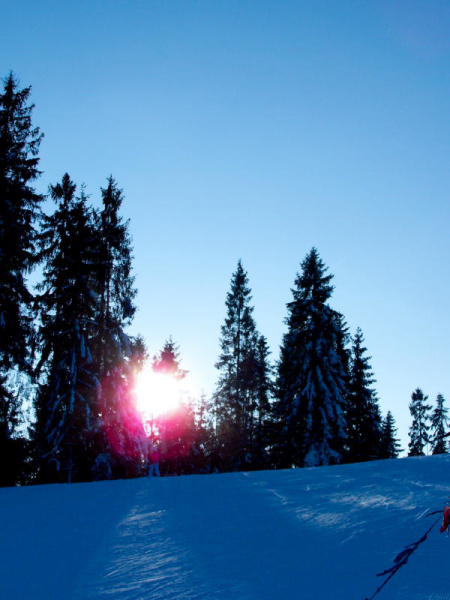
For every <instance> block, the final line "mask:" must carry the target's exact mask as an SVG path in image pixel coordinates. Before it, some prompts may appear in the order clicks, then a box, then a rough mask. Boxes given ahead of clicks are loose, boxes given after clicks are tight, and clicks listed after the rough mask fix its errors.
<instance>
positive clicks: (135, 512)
mask: <svg viewBox="0 0 450 600" xmlns="http://www.w3.org/2000/svg"><path fill="white" fill-rule="evenodd" d="M449 491H450V456H436V457H424V458H407V459H398V460H390V461H378V462H372V463H366V464H357V465H346V466H339V467H322V468H316V469H298V470H290V471H264V472H252V473H231V474H223V475H209V476H205V475H203V476H190V477H168V478H161V479H151V480H149V479H138V480H128V481H111V482H110V481H108V482H98V483H85V484H76V485H52V486H35V487H29V488H19V489H13V488H4V489H0V512H1V523H2V531H1V536H0V553H1V554H0V598H2V599H3V598H5V599H14V600H16V599H17V600H19V599H20V600H22V599H23V600H34V599H36V600H66V599H67V600H90V599H94V598H95V599H111V600H115V599H116V598H117V599H120V600H122V599H123V600H125V599H126V600H140V599H142V600H144V599H145V600H162V599H164V600H175V599H176V600H194V599H195V600H196V599H199V600H200V599H201V600H266V599H267V600H278V599H280V600H290V599H299V600H300V599H301V600H312V599H314V600H363V599H364V598H365V597H369V596H370V595H371V594H372V593H373V592H374V590H375V589H376V588H377V586H378V585H379V584H380V583H381V581H382V580H381V578H379V577H375V574H376V573H378V572H380V571H382V570H384V569H385V568H388V567H390V566H391V565H392V560H393V558H394V556H395V555H396V554H397V553H398V552H399V551H401V550H402V548H403V547H404V546H405V545H407V544H409V543H411V542H414V541H416V540H417V539H419V538H420V537H421V536H422V534H423V533H424V532H425V531H426V529H427V528H428V527H429V526H430V525H432V524H433V522H434V521H435V520H436V519H440V515H434V516H425V513H426V512H427V511H429V510H439V509H442V508H443V506H444V504H445V503H446V502H447V500H448V496H449ZM439 525H440V523H439V524H437V525H436V526H435V528H434V529H433V530H432V531H431V534H430V536H429V538H428V539H427V540H426V542H425V543H423V544H422V545H420V547H419V548H418V550H417V551H416V552H415V553H414V554H413V555H412V557H411V558H410V560H409V563H408V564H407V565H406V566H405V567H403V568H402V569H401V570H400V571H399V572H398V574H397V575H396V576H395V577H394V578H393V579H392V580H391V581H390V582H389V584H388V585H387V586H386V587H385V588H384V589H383V590H382V591H381V592H380V594H379V596H378V598H380V599H385V600H394V599H402V600H444V599H445V600H448V599H449V598H450V581H449V575H448V557H449V554H450V539H449V538H448V536H447V534H440V533H439Z"/></svg>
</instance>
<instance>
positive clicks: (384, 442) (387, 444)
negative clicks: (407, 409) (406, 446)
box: [380, 411, 402, 458]
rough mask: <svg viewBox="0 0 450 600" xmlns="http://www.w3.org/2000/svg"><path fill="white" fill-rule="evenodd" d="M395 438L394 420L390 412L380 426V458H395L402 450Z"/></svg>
mask: <svg viewBox="0 0 450 600" xmlns="http://www.w3.org/2000/svg"><path fill="white" fill-rule="evenodd" d="M396 436H397V428H396V427H395V419H394V417H393V416H392V413H391V412H390V411H388V412H387V414H386V417H385V418H384V419H383V421H382V424H381V451H380V458H397V457H398V455H399V454H400V452H401V451H402V448H401V447H400V442H399V440H398V438H397V437H396Z"/></svg>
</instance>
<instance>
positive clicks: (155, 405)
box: [135, 368, 185, 419]
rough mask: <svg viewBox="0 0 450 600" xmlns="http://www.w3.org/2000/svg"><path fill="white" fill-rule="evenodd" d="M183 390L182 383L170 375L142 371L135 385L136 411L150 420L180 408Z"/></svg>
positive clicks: (148, 370)
mask: <svg viewBox="0 0 450 600" xmlns="http://www.w3.org/2000/svg"><path fill="white" fill-rule="evenodd" d="M184 388H185V386H184V385H183V383H182V382H181V381H180V380H179V379H177V378H176V377H173V376H171V375H170V374H164V373H155V372H154V371H153V370H151V369H149V368H147V369H143V370H142V371H141V372H140V373H139V375H138V376H137V381H136V384H135V394H136V405H137V409H138V411H139V412H140V413H141V414H142V415H143V416H146V417H150V418H152V419H154V418H155V417H158V416H161V415H163V414H165V413H168V412H172V411H174V410H176V409H177V408H178V407H179V406H180V404H181V402H182V398H183V394H184Z"/></svg>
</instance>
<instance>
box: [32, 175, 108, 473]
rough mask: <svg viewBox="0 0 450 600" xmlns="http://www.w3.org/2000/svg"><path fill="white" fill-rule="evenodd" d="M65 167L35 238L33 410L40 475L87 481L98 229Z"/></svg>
mask: <svg viewBox="0 0 450 600" xmlns="http://www.w3.org/2000/svg"><path fill="white" fill-rule="evenodd" d="M75 192H76V186H75V184H74V183H73V181H71V179H70V177H69V175H68V174H67V173H66V174H65V175H64V177H63V178H62V181H61V183H59V184H57V185H55V186H51V188H50V193H51V196H52V198H53V200H54V201H55V202H56V204H57V208H56V211H55V212H54V213H53V214H52V215H50V216H45V218H44V220H43V227H42V232H41V236H40V247H41V256H42V258H43V259H44V279H43V282H42V283H41V284H40V286H39V289H40V291H41V292H42V293H41V295H40V297H39V306H40V316H41V327H40V342H41V343H40V360H39V364H38V366H37V371H38V372H40V371H41V369H42V368H44V374H43V378H42V383H41V385H40V389H39V393H38V397H37V405H36V413H37V423H36V435H37V440H38V444H39V447H40V476H41V479H42V480H44V481H55V480H56V481H74V480H83V479H89V474H88V473H89V465H88V464H86V463H87V460H88V457H89V455H90V452H89V447H88V445H89V441H88V440H89V432H90V431H92V430H93V429H94V428H95V423H94V420H95V414H94V412H93V406H92V389H93V388H95V373H94V371H93V359H92V352H91V341H92V337H93V332H94V330H95V318H96V311H97V305H96V295H95V293H94V292H93V290H95V285H96V273H95V246H96V235H95V227H94V224H93V217H92V213H91V211H90V210H89V208H88V206H87V204H86V197H85V195H84V192H83V191H82V192H81V194H80V195H79V196H78V197H76V195H75Z"/></svg>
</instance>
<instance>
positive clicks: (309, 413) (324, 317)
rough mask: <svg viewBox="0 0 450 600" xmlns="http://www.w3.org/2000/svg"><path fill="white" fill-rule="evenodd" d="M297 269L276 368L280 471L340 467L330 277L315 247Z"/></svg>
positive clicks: (342, 384)
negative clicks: (281, 469) (290, 468)
mask: <svg viewBox="0 0 450 600" xmlns="http://www.w3.org/2000/svg"><path fill="white" fill-rule="evenodd" d="M301 267H302V271H301V273H300V274H299V275H297V278H296V280H295V288H294V289H293V290H292V294H293V300H292V301H291V302H290V303H289V304H288V305H287V306H288V317H287V319H286V323H287V326H288V330H287V333H286V334H285V335H284V337H283V343H282V346H281V356H280V361H279V364H278V379H277V402H276V406H275V415H276V419H277V421H278V423H279V432H278V440H277V442H276V444H275V448H274V452H275V456H276V461H277V463H278V466H282V467H290V466H292V465H296V466H316V465H326V464H334V463H339V462H341V461H342V460H343V457H344V445H345V439H346V419H345V411H346V394H347V385H346V382H347V378H348V373H346V365H345V360H344V355H343V346H342V341H343V339H344V337H345V336H344V332H343V331H342V323H343V319H342V316H341V315H339V313H337V312H336V311H334V310H333V309H332V308H331V307H330V306H329V305H328V300H329V299H330V297H331V293H332V290H333V287H332V285H331V283H330V282H331V279H332V277H333V276H332V275H331V274H327V273H326V271H327V268H326V267H325V265H324V263H323V262H322V260H321V259H320V257H319V254H318V252H317V250H316V249H315V248H313V249H312V250H311V251H310V252H309V253H308V254H307V256H306V258H305V259H304V261H303V262H302V265H301Z"/></svg>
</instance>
